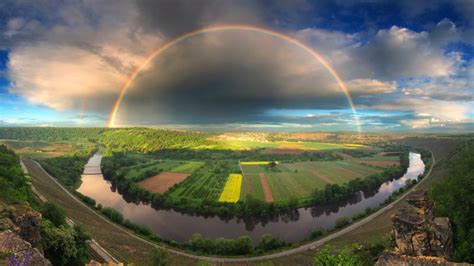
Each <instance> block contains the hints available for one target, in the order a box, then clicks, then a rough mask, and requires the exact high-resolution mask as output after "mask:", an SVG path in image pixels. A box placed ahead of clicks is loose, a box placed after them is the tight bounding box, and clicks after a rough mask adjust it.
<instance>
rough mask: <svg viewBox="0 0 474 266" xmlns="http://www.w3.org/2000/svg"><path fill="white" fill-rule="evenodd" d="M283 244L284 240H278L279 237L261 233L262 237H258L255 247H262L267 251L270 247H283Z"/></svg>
mask: <svg viewBox="0 0 474 266" xmlns="http://www.w3.org/2000/svg"><path fill="white" fill-rule="evenodd" d="M285 245H286V243H285V241H283V240H280V239H279V238H277V237H275V236H272V235H270V234H264V235H262V238H261V239H260V243H259V244H258V246H257V248H259V249H262V250H264V251H269V250H272V249H277V248H280V247H283V246H285Z"/></svg>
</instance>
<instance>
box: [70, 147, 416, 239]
mask: <svg viewBox="0 0 474 266" xmlns="http://www.w3.org/2000/svg"><path fill="white" fill-rule="evenodd" d="M409 157H410V166H409V167H408V169H407V172H406V173H405V175H403V176H402V177H401V178H399V179H396V180H393V181H389V182H386V183H384V184H382V185H381V186H380V187H379V189H377V190H376V191H370V192H365V193H364V192H360V193H359V194H358V195H356V196H354V197H353V198H352V199H350V200H348V201H347V202H344V203H341V204H338V205H330V206H321V207H315V208H301V209H298V210H297V211H296V212H295V213H294V214H291V215H285V216H280V217H276V218H274V219H271V220H258V219H257V220H242V219H238V218H232V219H225V220H224V219H221V218H219V217H217V216H214V217H204V216H199V215H192V214H187V213H180V212H177V211H173V210H156V209H154V208H152V207H151V206H150V205H146V204H142V203H135V202H130V201H127V200H126V199H125V198H126V197H124V196H122V195H121V194H119V192H118V191H117V190H116V189H115V188H114V187H113V185H112V184H111V183H110V182H109V181H107V180H105V179H104V177H103V176H102V174H100V163H101V160H102V155H100V154H95V155H94V156H93V157H91V158H90V160H89V162H88V164H87V165H86V167H85V169H84V175H83V176H82V184H81V186H80V187H79V189H78V191H79V192H80V193H82V194H84V195H86V196H89V197H91V198H93V199H95V200H96V202H97V204H99V203H100V204H102V206H104V207H112V208H114V209H116V210H118V211H119V212H121V213H122V214H123V216H124V217H125V218H126V219H129V220H130V221H133V222H135V223H138V224H143V225H146V226H148V227H150V228H151V229H153V230H155V231H156V232H157V233H158V234H159V235H160V236H161V237H162V238H165V239H169V240H176V241H186V240H188V239H190V238H191V236H192V235H193V234H194V233H200V234H202V235H203V236H204V237H210V238H217V237H225V238H237V237H239V236H242V235H248V236H250V237H251V238H252V239H253V240H254V242H257V241H259V240H260V237H261V236H262V235H263V234H272V235H274V236H278V237H279V238H281V239H283V240H285V241H288V242H296V241H301V240H303V239H305V238H307V237H308V236H309V235H310V232H311V231H312V230H314V229H317V228H318V229H322V230H328V229H332V228H333V227H334V225H335V224H336V221H337V220H338V219H339V218H341V217H351V216H352V215H354V214H356V213H359V212H363V211H365V210H366V209H367V208H369V207H370V208H375V207H378V206H379V205H380V204H381V203H382V202H384V201H385V200H386V199H387V198H388V197H389V196H390V195H391V194H392V193H393V192H394V191H396V190H398V189H399V188H401V187H403V186H405V183H406V181H407V180H411V179H416V178H417V177H418V176H419V175H420V174H422V173H423V171H424V169H425V165H424V163H423V161H422V160H421V156H420V154H418V153H410V155H409Z"/></svg>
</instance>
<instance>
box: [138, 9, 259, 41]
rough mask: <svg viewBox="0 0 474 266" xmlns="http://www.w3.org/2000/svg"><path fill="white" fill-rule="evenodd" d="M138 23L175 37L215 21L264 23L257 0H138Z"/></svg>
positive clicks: (153, 30) (150, 29) (152, 30)
mask: <svg viewBox="0 0 474 266" xmlns="http://www.w3.org/2000/svg"><path fill="white" fill-rule="evenodd" d="M137 6H138V10H139V12H140V17H139V22H140V23H141V25H142V26H143V27H145V29H146V30H147V31H151V32H160V33H162V34H164V35H165V36H167V37H173V36H176V35H179V34H182V33H185V32H189V31H192V30H195V29H197V28H201V27H203V26H206V25H209V24H213V23H247V24H259V23H261V17H262V14H261V13H260V11H261V10H262V9H261V6H259V5H258V4H257V2H256V1H249V0H242V1H231V0H229V1H220V0H200V1H188V0H159V1H156V0H138V1H137Z"/></svg>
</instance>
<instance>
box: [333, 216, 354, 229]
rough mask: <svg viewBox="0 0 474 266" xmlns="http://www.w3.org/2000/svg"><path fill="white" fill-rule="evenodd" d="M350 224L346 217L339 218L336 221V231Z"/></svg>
mask: <svg viewBox="0 0 474 266" xmlns="http://www.w3.org/2000/svg"><path fill="white" fill-rule="evenodd" d="M350 223H351V220H350V219H349V218H347V217H341V218H339V219H337V221H336V226H335V227H336V229H339V228H343V227H345V226H347V225H349V224H350Z"/></svg>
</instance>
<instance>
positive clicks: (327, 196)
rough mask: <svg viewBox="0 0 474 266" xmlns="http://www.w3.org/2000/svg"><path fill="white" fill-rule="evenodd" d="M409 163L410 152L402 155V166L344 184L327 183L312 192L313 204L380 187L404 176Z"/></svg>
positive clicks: (348, 196) (343, 198)
mask: <svg viewBox="0 0 474 266" xmlns="http://www.w3.org/2000/svg"><path fill="white" fill-rule="evenodd" d="M408 165H409V160H408V154H407V153H403V154H402V155H401V156H400V166H399V167H390V168H387V169H385V170H384V171H383V172H382V173H379V174H374V175H371V176H369V177H367V178H365V179H359V178H356V179H353V180H350V181H349V182H347V183H344V184H342V185H339V184H326V187H325V188H324V189H315V190H314V191H313V193H312V200H313V204H324V203H332V202H337V201H342V200H345V199H348V198H350V197H351V196H353V195H354V193H356V192H358V191H364V190H371V189H376V188H378V187H379V186H380V185H381V184H383V183H384V182H386V181H389V180H392V179H394V178H397V177H400V176H402V175H403V174H404V173H405V172H406V170H407V168H408Z"/></svg>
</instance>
